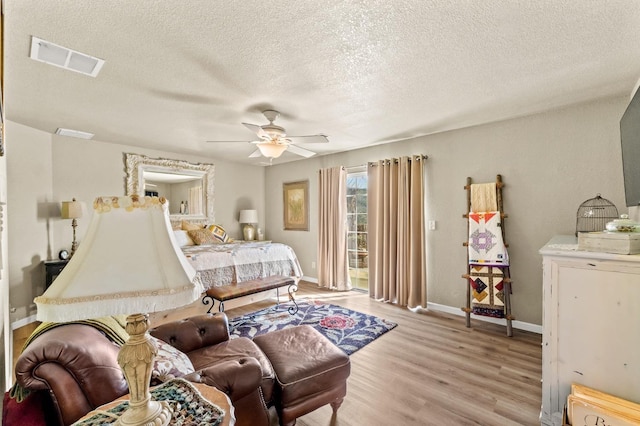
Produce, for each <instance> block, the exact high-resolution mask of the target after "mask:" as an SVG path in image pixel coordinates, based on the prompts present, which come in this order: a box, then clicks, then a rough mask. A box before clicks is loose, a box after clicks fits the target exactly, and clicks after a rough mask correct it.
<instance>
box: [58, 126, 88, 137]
mask: <svg viewBox="0 0 640 426" xmlns="http://www.w3.org/2000/svg"><path fill="white" fill-rule="evenodd" d="M56 135H60V136H71V137H72V138H80V139H91V138H92V137H93V136H94V134H93V133H89V132H82V131H80V130H72V129H63V128H61V127H59V128H58V129H57V130H56Z"/></svg>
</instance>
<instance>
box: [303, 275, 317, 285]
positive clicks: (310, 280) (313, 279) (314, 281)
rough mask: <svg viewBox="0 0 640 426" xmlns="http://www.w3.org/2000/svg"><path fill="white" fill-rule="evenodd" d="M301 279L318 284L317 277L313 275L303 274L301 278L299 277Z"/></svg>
mask: <svg viewBox="0 0 640 426" xmlns="http://www.w3.org/2000/svg"><path fill="white" fill-rule="evenodd" d="M300 279H301V280H302V281H307V282H310V283H314V284H318V279H317V278H313V277H307V276H306V275H304V276H303V277H302V278H300Z"/></svg>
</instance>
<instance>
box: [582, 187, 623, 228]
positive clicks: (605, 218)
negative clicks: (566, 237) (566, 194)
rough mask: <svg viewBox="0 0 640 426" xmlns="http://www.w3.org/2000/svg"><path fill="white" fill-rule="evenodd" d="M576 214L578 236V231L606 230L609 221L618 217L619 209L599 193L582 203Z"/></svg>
mask: <svg viewBox="0 0 640 426" xmlns="http://www.w3.org/2000/svg"><path fill="white" fill-rule="evenodd" d="M576 216H577V218H576V236H577V235H578V232H596V231H604V230H605V229H606V225H607V222H610V221H612V220H614V219H618V209H617V208H616V206H615V205H614V204H613V203H612V202H611V201H609V200H607V199H606V198H602V197H601V196H600V194H598V195H596V197H595V198H590V199H588V200H587V201H585V202H584V203H582V204H580V207H578V213H577V214H576Z"/></svg>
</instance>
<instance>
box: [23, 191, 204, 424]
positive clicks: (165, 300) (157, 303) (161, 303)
mask: <svg viewBox="0 0 640 426" xmlns="http://www.w3.org/2000/svg"><path fill="white" fill-rule="evenodd" d="M93 207H94V214H93V217H92V219H91V223H90V225H89V228H88V230H87V234H86V236H85V238H84V241H83V243H82V246H81V247H80V248H79V249H78V251H77V253H76V255H75V256H74V257H73V258H72V259H71V260H70V261H69V263H68V265H67V266H66V267H65V269H64V270H63V271H62V273H61V274H60V275H59V276H58V278H57V279H56V280H55V282H54V283H53V284H52V285H51V287H49V288H48V289H47V290H46V291H45V293H44V294H43V295H42V296H40V297H36V298H35V300H34V301H35V303H36V304H37V306H38V312H37V319H38V320H39V321H53V322H67V321H75V320H82V319H89V318H100V317H105V316H111V315H122V314H126V315H128V317H127V325H126V331H127V333H129V335H130V338H129V340H128V341H127V342H126V343H125V344H124V345H123V346H122V348H121V349H120V352H119V354H118V363H119V364H120V366H121V368H122V370H123V372H124V375H125V377H126V379H127V383H128V385H129V395H130V396H129V398H130V403H129V408H128V409H127V410H126V411H125V412H124V413H123V414H122V416H120V417H119V418H118V420H117V422H116V424H117V425H158V426H160V425H167V424H168V423H169V420H170V419H171V416H172V411H171V407H170V406H169V405H168V404H167V403H166V402H157V401H152V400H151V394H150V392H149V381H150V377H151V369H152V365H153V359H154V357H155V355H156V354H157V351H158V349H157V348H156V346H155V344H154V343H153V342H152V341H151V340H150V339H149V334H148V332H147V330H148V328H149V319H148V313H149V312H157V311H162V310H167V309H171V308H175V307H178V306H182V305H185V304H188V303H191V302H192V301H194V300H196V299H197V298H198V297H199V295H200V294H201V293H202V291H203V288H202V284H201V283H200V281H199V280H198V279H197V278H196V272H195V270H194V269H193V268H192V267H191V265H190V264H189V263H188V261H187V259H186V258H185V257H184V255H183V254H182V251H181V250H180V248H179V247H178V245H177V243H176V242H175V239H174V236H173V231H172V229H171V224H170V222H169V215H168V203H167V202H166V200H165V199H163V198H158V197H144V198H142V197H138V196H137V195H133V196H129V197H100V198H97V199H96V200H95V202H94V206H93Z"/></svg>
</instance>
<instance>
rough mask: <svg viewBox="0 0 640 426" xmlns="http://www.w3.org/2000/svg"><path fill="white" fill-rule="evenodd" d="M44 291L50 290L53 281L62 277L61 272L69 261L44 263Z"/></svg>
mask: <svg viewBox="0 0 640 426" xmlns="http://www.w3.org/2000/svg"><path fill="white" fill-rule="evenodd" d="M43 263H44V272H45V279H44V289H45V290H46V289H48V288H49V286H50V285H51V283H52V282H53V280H54V279H55V278H56V277H57V276H58V275H60V272H62V270H63V269H64V267H65V266H67V263H69V260H68V259H67V260H45V261H44V262H43Z"/></svg>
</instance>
